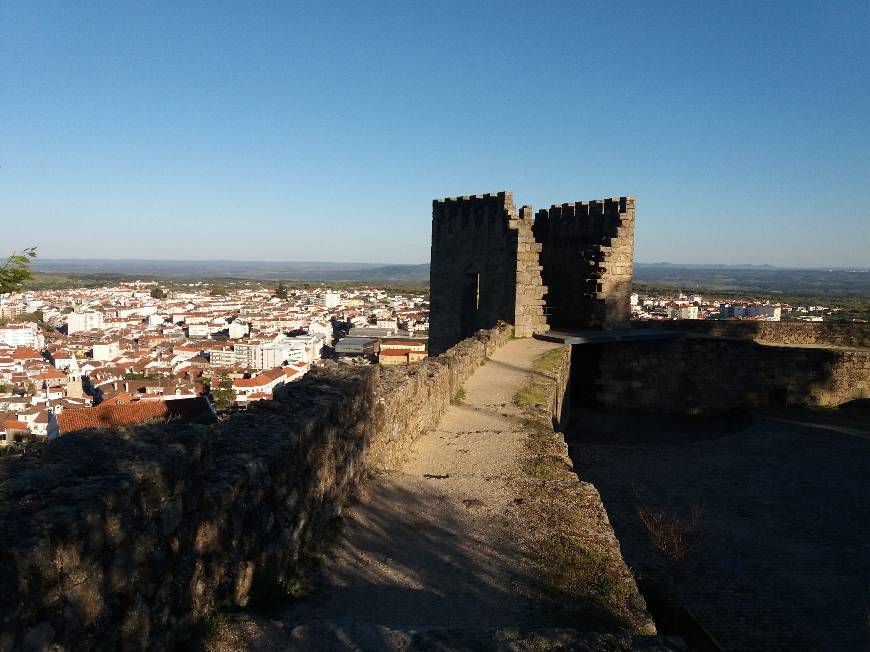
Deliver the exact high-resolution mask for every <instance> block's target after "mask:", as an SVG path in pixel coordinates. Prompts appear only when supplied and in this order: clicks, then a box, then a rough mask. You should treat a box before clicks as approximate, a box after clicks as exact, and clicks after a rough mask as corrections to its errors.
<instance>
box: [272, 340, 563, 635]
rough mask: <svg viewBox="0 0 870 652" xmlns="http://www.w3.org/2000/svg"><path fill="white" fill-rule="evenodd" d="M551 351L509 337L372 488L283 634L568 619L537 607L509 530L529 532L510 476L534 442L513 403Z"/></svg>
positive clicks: (286, 619)
mask: <svg viewBox="0 0 870 652" xmlns="http://www.w3.org/2000/svg"><path fill="white" fill-rule="evenodd" d="M552 348H556V345H553V344H550V343H547V342H541V341H538V340H534V339H522V340H512V341H510V342H508V344H506V345H505V346H504V347H502V348H501V349H500V350H499V351H497V352H496V353H495V355H494V356H493V357H492V358H491V359H490V360H489V361H487V362H486V363H485V364H484V365H483V366H482V367H481V368H480V369H479V370H478V371H477V372H476V373H475V374H474V375H473V376H472V378H470V379H469V381H468V382H467V383H466V385H465V397H464V400H463V401H462V402H460V403H458V404H454V405H452V406H451V407H450V409H449V410H448V411H447V413H446V414H445V415H444V417H443V418H442V420H441V423H440V424H439V426H438V428H437V429H436V430H433V431H430V432H428V433H426V434H425V435H424V436H423V437H421V438H420V439H419V440H418V441H417V442H416V444H415V446H414V449H413V451H412V453H411V455H410V458H409V459H408V460H407V461H406V463H405V464H404V465H403V466H402V468H400V469H396V470H392V471H388V472H383V473H382V474H380V475H378V476H377V477H375V478H373V479H372V480H370V481H369V482H368V484H367V486H366V488H365V492H364V495H363V496H362V499H361V501H360V503H359V504H358V505H356V506H355V507H354V508H352V509H350V510H349V511H348V512H347V513H346V524H345V527H344V529H343V531H342V534H341V536H340V538H339V540H338V542H337V544H336V545H335V547H334V549H333V550H332V551H331V553H330V558H329V559H328V561H327V563H326V564H325V568H324V570H323V571H322V572H321V576H320V577H319V578H318V579H317V586H316V588H315V590H314V591H312V597H310V598H308V599H304V600H302V601H300V602H298V603H296V604H294V605H293V606H292V607H291V608H290V609H289V610H288V611H287V612H286V613H285V614H284V616H283V618H282V621H283V623H284V626H285V628H287V629H288V630H290V629H292V628H294V627H296V626H299V625H303V624H308V625H312V624H315V623H318V622H323V621H342V622H348V623H370V624H376V625H379V626H384V627H389V628H399V629H414V630H418V631H419V630H426V629H432V628H448V627H449V628H472V627H473V628H499V627H505V626H514V627H522V626H527V625H528V626H531V625H536V626H547V625H551V626H552V625H557V624H560V623H551V622H547V614H543V613H540V609H539V608H536V607H535V604H534V602H535V601H534V600H533V598H534V595H535V594H534V590H533V589H532V586H533V579H532V577H531V575H530V571H529V564H528V563H526V561H525V560H524V559H523V555H522V553H521V551H520V550H519V548H518V547H517V546H516V543H515V537H514V536H512V534H511V533H512V532H514V531H516V530H515V528H517V527H520V526H521V524H519V523H518V522H517V516H518V514H517V510H516V509H515V507H516V505H515V502H514V499H515V498H518V497H519V496H518V494H517V490H516V489H515V488H514V487H513V486H512V478H514V477H515V476H516V475H518V474H519V471H518V469H517V463H518V460H519V459H520V457H521V455H520V453H521V449H522V445H523V441H524V439H525V435H524V434H523V433H522V432H521V431H520V430H519V428H518V425H517V421H516V417H517V416H518V410H517V408H515V407H514V406H513V404H512V403H511V400H512V398H513V395H514V394H515V393H516V392H517V391H518V390H519V389H520V388H521V387H522V386H523V385H524V384H525V382H526V380H527V379H528V377H529V374H530V373H531V368H532V363H533V362H534V360H535V359H536V358H537V357H539V356H540V355H541V354H542V353H544V352H545V351H547V350H549V349H552ZM561 624H564V623H561ZM352 629H353V628H348V630H347V632H348V634H347V635H351V634H350V631H351V630H352ZM361 643H362V641H361Z"/></svg>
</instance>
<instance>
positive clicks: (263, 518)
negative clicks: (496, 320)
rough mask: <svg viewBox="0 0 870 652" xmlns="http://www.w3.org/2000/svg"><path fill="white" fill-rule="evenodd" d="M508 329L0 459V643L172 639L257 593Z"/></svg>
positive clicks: (434, 414)
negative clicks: (214, 410)
mask: <svg viewBox="0 0 870 652" xmlns="http://www.w3.org/2000/svg"><path fill="white" fill-rule="evenodd" d="M509 337H510V328H509V327H508V326H507V325H501V326H499V327H497V328H494V329H492V330H490V331H481V332H480V333H478V334H476V335H474V336H473V337H471V338H469V339H467V340H465V341H463V342H460V343H459V344H457V345H456V346H454V347H452V348H451V349H449V350H448V351H447V352H446V353H445V354H444V355H442V356H440V357H438V358H430V359H428V360H426V361H425V362H423V363H421V364H418V365H413V366H409V367H403V368H389V369H381V368H379V367H369V368H349V367H344V366H337V365H334V366H332V367H330V368H326V369H315V370H312V371H311V372H310V373H309V374H308V375H306V377H305V378H304V379H303V380H302V381H300V382H297V383H293V384H292V385H289V386H288V387H287V388H286V389H285V390H284V391H282V392H281V393H280V394H279V395H278V396H276V399H275V400H274V401H271V402H266V403H256V404H254V405H252V406H251V407H250V408H249V409H248V411H247V412H244V413H241V414H238V415H236V416H234V417H233V418H231V419H230V420H228V421H226V422H223V423H218V424H215V425H213V426H198V425H183V424H173V423H168V424H159V425H152V426H143V427H139V428H135V429H130V430H125V431H82V432H77V433H73V434H71V435H67V436H64V437H61V438H60V439H58V440H56V441H54V442H51V443H49V444H47V445H45V446H44V447H42V448H41V449H39V450H38V451H36V452H34V453H32V454H28V455H25V456H22V457H19V458H6V459H3V460H0V586H2V587H3V591H2V593H0V650H7V649H18V648H24V649H53V648H55V647H56V648H57V649H72V650H76V649H97V650H100V649H104V650H108V649H130V650H145V649H164V648H167V647H171V645H172V643H173V641H174V640H175V639H176V638H177V637H178V636H179V633H181V632H183V631H184V630H185V628H187V627H189V626H190V625H192V624H194V623H196V622H197V621H198V620H200V619H201V618H203V617H204V616H206V615H207V614H208V613H209V612H211V611H212V610H214V609H216V608H222V607H232V606H237V605H244V604H246V603H247V600H248V595H249V593H250V591H251V590H252V587H253V586H254V585H255V584H256V583H257V581H258V580H262V579H264V578H265V579H269V580H280V579H282V578H284V577H287V576H288V575H289V574H290V573H292V572H293V570H294V565H295V563H296V560H297V557H298V554H299V551H300V549H301V548H302V546H303V545H304V543H305V542H306V541H307V540H309V539H310V538H311V537H316V536H318V533H319V532H321V530H322V528H323V526H324V525H325V524H327V523H328V522H329V520H330V518H332V517H333V516H334V515H336V514H338V513H339V512H340V510H341V505H342V504H343V503H344V502H345V500H346V498H347V496H348V494H349V492H350V491H351V490H352V489H353V488H354V486H355V484H356V483H357V482H358V481H359V480H360V478H362V477H363V476H364V474H365V473H367V471H368V470H369V469H371V468H377V467H383V466H389V465H390V464H392V463H394V462H395V460H397V459H398V458H399V457H401V455H402V454H403V451H404V450H405V449H406V448H407V446H408V444H409V442H410V441H412V440H413V439H414V438H416V437H417V436H418V435H419V434H420V433H421V432H422V431H423V430H425V429H427V428H431V427H433V426H434V425H435V424H436V423H437V422H438V419H439V418H440V416H441V414H442V413H443V412H444V410H445V409H446V407H447V405H448V404H449V402H450V399H451V398H452V397H453V396H454V395H455V393H456V392H457V390H458V389H459V387H460V386H461V385H462V383H463V382H464V381H465V379H466V378H468V377H469V376H470V375H471V373H472V372H473V371H474V370H475V369H476V368H477V367H478V366H479V365H480V364H481V362H482V361H483V360H484V359H485V358H486V357H487V355H489V354H491V353H492V352H493V351H494V350H495V349H496V348H497V347H499V346H501V345H502V344H503V343H504V342H505V341H507V339H508V338H509Z"/></svg>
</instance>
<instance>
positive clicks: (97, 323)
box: [66, 310, 103, 335]
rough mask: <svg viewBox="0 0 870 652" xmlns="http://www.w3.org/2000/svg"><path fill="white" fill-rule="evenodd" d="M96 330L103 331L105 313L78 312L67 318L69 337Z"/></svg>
mask: <svg viewBox="0 0 870 652" xmlns="http://www.w3.org/2000/svg"><path fill="white" fill-rule="evenodd" d="M94 328H96V329H97V330H103V313H101V312H99V311H97V310H87V311H83V312H79V311H76V312H71V313H70V314H68V315H67V316H66V332H67V335H72V334H73V333H79V332H81V331H89V330H91V329H94Z"/></svg>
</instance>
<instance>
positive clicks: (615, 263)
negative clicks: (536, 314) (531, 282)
mask: <svg viewBox="0 0 870 652" xmlns="http://www.w3.org/2000/svg"><path fill="white" fill-rule="evenodd" d="M634 219H635V199H634V197H620V198H618V199H617V198H611V199H603V200H598V201H589V202H578V203H572V204H561V205H559V206H556V205H554V206H551V207H550V208H549V209H544V210H539V211H538V212H537V215H536V216H535V223H534V228H533V231H534V235H535V239H536V241H537V242H539V243H540V244H541V245H542V250H541V265H542V268H543V271H542V276H543V282H544V284H545V285H546V286H547V288H548V292H547V313H548V319H549V323H550V325H551V326H552V327H554V328H596V329H597V328H618V327H625V326H627V322H628V320H629V315H630V307H629V297H630V295H631V280H632V273H633V255H634Z"/></svg>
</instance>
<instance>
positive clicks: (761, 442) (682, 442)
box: [567, 402, 870, 650]
mask: <svg viewBox="0 0 870 652" xmlns="http://www.w3.org/2000/svg"><path fill="white" fill-rule="evenodd" d="M567 430H568V440H569V444H570V448H571V456H572V458H573V460H574V465H575V468H576V470H577V472H578V474H579V475H580V477H581V478H582V479H584V480H588V481H590V482H592V483H593V484H594V485H595V486H596V487H597V488H598V490H599V491H600V493H601V495H602V498H603V499H604V503H605V506H606V508H607V511H608V514H609V516H610V520H611V522H612V524H613V527H614V529H615V531H616V534H617V536H618V537H619V540H620V542H621V545H622V552H623V556H624V557H625V559H626V561H627V562H628V564H629V565H630V566H631V567H632V569H633V571H634V572H635V574H636V575H637V576H638V579H639V583H641V584H644V583H646V584H648V585H652V586H656V587H658V588H659V589H661V590H663V591H664V592H666V593H670V594H673V595H676V596H677V597H678V598H679V600H680V601H681V602H682V603H683V604H684V605H685V606H686V607H687V608H688V609H690V610H691V612H692V613H693V614H694V615H695V617H696V618H697V619H698V621H699V622H700V623H701V625H702V626H703V627H704V628H706V629H707V631H709V632H710V633H711V634H712V635H713V637H715V639H718V641H719V642H720V643H721V644H722V646H723V647H724V648H725V649H729V650H798V649H801V650H804V649H806V650H810V649H812V650H859V649H868V643H870V637H868V624H870V604H868V602H870V591H868V589H867V578H868V575H870V554H868V541H870V509H868V496H870V480H868V478H870V410H868V409H867V406H866V405H862V404H861V403H860V402H855V403H854V404H853V405H846V406H842V407H841V408H840V409H825V410H805V409H782V410H777V411H768V412H757V413H753V414H751V415H748V414H747V415H742V416H741V415H739V414H736V415H733V416H732V417H731V418H728V419H694V418H677V417H664V416H659V415H655V416H649V415H623V414H614V413H607V412H602V411H598V410H595V409H584V410H579V411H578V412H576V413H575V414H574V415H573V419H572V422H571V425H570V427H569V428H568V429H567ZM641 501H642V502H643V503H644V504H646V505H652V506H654V508H655V509H658V510H661V512H666V513H671V514H674V515H677V516H681V517H683V518H685V515H687V514H688V513H689V512H690V511H691V510H692V509H693V508H701V510H702V511H701V517H700V519H699V524H700V527H701V539H700V542H699V543H698V544H697V546H696V547H695V549H694V550H692V551H691V552H689V554H687V555H686V556H685V557H684V558H683V559H681V560H676V559H673V558H671V557H669V555H668V554H666V553H663V552H662V551H660V550H659V549H657V548H656V546H654V545H653V543H652V538H651V536H650V533H649V531H648V529H647V528H646V527H645V526H644V524H643V522H642V520H641V518H640V516H639V512H638V506H639V503H640V502H641ZM660 633H665V634H667V633H669V632H667V631H664V632H660Z"/></svg>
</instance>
